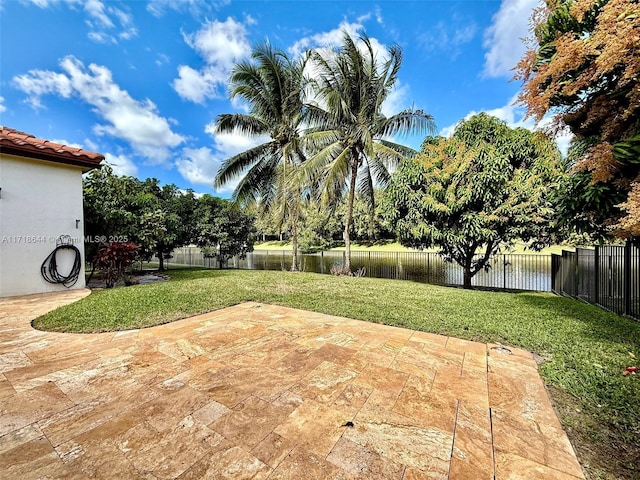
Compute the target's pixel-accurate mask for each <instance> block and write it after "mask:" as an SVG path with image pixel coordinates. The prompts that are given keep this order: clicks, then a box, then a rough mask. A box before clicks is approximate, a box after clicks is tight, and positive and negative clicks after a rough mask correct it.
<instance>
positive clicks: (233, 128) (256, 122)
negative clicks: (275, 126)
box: [215, 113, 270, 137]
mask: <svg viewBox="0 0 640 480" xmlns="http://www.w3.org/2000/svg"><path fill="white" fill-rule="evenodd" d="M269 128H270V126H269V125H268V124H267V123H265V122H264V121H262V120H261V119H259V118H256V117H254V116H252V115H246V114H244V113H223V114H220V115H218V116H217V117H216V123H215V133H236V132H237V133H241V134H243V135H248V136H252V137H255V136H258V135H264V134H265V133H268V132H269Z"/></svg>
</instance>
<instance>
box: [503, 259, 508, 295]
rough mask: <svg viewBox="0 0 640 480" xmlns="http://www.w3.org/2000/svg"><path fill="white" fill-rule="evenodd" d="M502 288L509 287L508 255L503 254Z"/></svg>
mask: <svg viewBox="0 0 640 480" xmlns="http://www.w3.org/2000/svg"><path fill="white" fill-rule="evenodd" d="M502 289H503V290H506V289H507V256H506V255H505V254H504V253H503V254H502Z"/></svg>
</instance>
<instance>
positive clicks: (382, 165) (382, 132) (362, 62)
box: [303, 32, 435, 273]
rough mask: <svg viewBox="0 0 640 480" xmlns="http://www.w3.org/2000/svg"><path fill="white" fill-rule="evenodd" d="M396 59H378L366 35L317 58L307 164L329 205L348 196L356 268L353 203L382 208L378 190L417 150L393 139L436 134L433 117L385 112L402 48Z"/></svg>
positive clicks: (392, 54)
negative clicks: (378, 203)
mask: <svg viewBox="0 0 640 480" xmlns="http://www.w3.org/2000/svg"><path fill="white" fill-rule="evenodd" d="M387 54H388V57H389V58H388V59H379V58H377V57H376V54H375V52H374V49H373V47H372V45H371V41H370V40H369V38H368V37H367V36H366V35H365V36H362V37H360V42H359V43H356V41H354V40H353V39H352V38H351V36H350V35H349V34H348V33H347V32H344V37H343V44H342V45H341V46H340V47H339V48H338V49H336V50H332V51H330V52H329V53H326V52H324V53H323V52H318V51H316V52H313V53H312V54H311V59H312V61H313V65H314V66H315V68H316V69H317V72H316V73H317V74H316V75H315V80H314V82H313V85H314V90H315V94H316V96H317V98H318V102H316V104H315V106H310V107H309V108H308V111H309V118H310V120H311V122H312V123H313V124H314V125H316V128H314V129H311V130H310V131H309V132H308V134H307V135H306V136H305V141H306V143H307V145H309V147H308V148H311V149H313V150H314V151H315V152H316V153H315V154H314V155H313V156H311V158H309V159H308V160H307V162H306V163H305V165H304V167H303V168H304V171H305V172H306V175H307V177H308V178H309V179H310V180H311V181H312V182H313V183H316V184H317V185H318V187H319V194H320V196H321V197H322V198H323V200H324V202H325V203H326V202H331V203H334V204H335V202H337V201H338V200H339V199H340V198H341V197H342V196H343V195H345V194H346V195H348V197H347V215H346V221H345V228H344V233H343V236H344V241H345V249H346V256H345V264H344V265H343V270H344V272H345V273H349V272H350V269H351V243H350V230H351V224H352V219H353V202H354V198H355V194H356V191H357V190H358V191H360V193H361V194H362V196H363V198H364V199H365V200H366V201H367V203H368V204H369V205H370V207H371V208H372V209H373V208H375V204H374V198H373V192H374V186H375V185H380V186H384V185H386V184H387V183H388V181H389V176H390V174H389V168H390V167H392V166H395V165H396V164H397V163H398V162H399V161H400V160H401V159H402V158H403V157H405V156H410V155H413V154H415V153H416V152H415V151H414V150H412V149H410V148H408V147H405V146H402V145H399V144H397V143H394V142H392V141H391V139H392V138H393V137H394V136H395V135H398V134H408V133H433V132H435V123H434V121H433V117H432V116H431V115H429V114H427V113H424V112H423V111H421V110H413V109H409V110H405V111H403V112H400V113H398V114H396V115H393V116H391V117H389V118H387V117H385V116H384V115H383V114H382V111H381V108H382V103H383V102H384V101H385V99H386V98H387V97H388V96H389V94H390V93H391V91H392V89H393V87H394V85H395V83H396V81H397V76H398V71H399V69H400V64H401V63H402V50H401V49H400V48H399V47H396V46H392V47H390V48H389V49H388V51H387Z"/></svg>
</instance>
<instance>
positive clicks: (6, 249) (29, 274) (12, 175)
mask: <svg viewBox="0 0 640 480" xmlns="http://www.w3.org/2000/svg"><path fill="white" fill-rule="evenodd" d="M0 188H1V189H2V190H0V297H8V296H14V295H28V294H32V293H43V292H53V291H60V290H66V288H65V287H64V286H63V285H58V284H51V283H48V282H46V281H45V280H44V278H42V275H41V273H40V267H41V265H42V262H43V261H44V260H45V259H46V258H47V256H48V255H49V253H51V252H52V251H53V249H54V248H55V247H56V239H58V237H60V235H69V236H71V237H72V238H73V240H74V245H75V246H76V247H77V248H78V249H79V250H80V253H81V263H82V271H81V272H80V277H79V278H78V281H77V283H76V284H75V285H73V286H72V287H71V288H73V289H77V288H84V287H85V279H84V241H83V239H84V225H83V223H84V220H83V215H82V170H81V169H80V168H78V167H71V166H66V165H63V164H59V163H53V162H45V161H38V160H31V159H28V158H23V157H16V156H12V155H5V154H0ZM76 220H80V223H79V225H78V228H76ZM73 260H74V255H73V252H72V251H70V250H67V251H63V252H59V254H58V256H57V262H58V266H59V267H58V270H59V272H60V273H61V274H64V275H66V274H68V273H69V272H70V270H71V266H72V265H73Z"/></svg>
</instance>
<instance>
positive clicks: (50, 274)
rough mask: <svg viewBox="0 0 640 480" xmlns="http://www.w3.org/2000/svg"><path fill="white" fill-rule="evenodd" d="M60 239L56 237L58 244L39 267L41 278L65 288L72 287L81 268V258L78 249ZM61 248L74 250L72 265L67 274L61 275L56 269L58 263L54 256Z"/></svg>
mask: <svg viewBox="0 0 640 480" xmlns="http://www.w3.org/2000/svg"><path fill="white" fill-rule="evenodd" d="M61 240H62V239H58V242H56V243H58V245H57V246H56V248H55V249H54V250H53V252H51V253H50V254H49V256H48V257H47V258H46V259H45V260H44V262H42V266H41V267H40V273H41V274H42V278H44V279H45V280H46V281H47V282H49V283H56V284H62V285H64V286H65V287H67V288H70V287H72V286H73V285H75V283H76V282H77V281H78V277H79V276H80V270H81V268H82V259H81V255H80V250H78V249H77V248H76V247H75V246H74V245H73V244H72V243H66V242H64V241H61ZM61 250H72V251H74V252H75V259H74V261H73V267H72V268H71V271H70V272H69V274H68V275H62V274H61V273H60V272H59V271H58V263H57V261H56V256H57V254H58V252H59V251H61Z"/></svg>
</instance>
